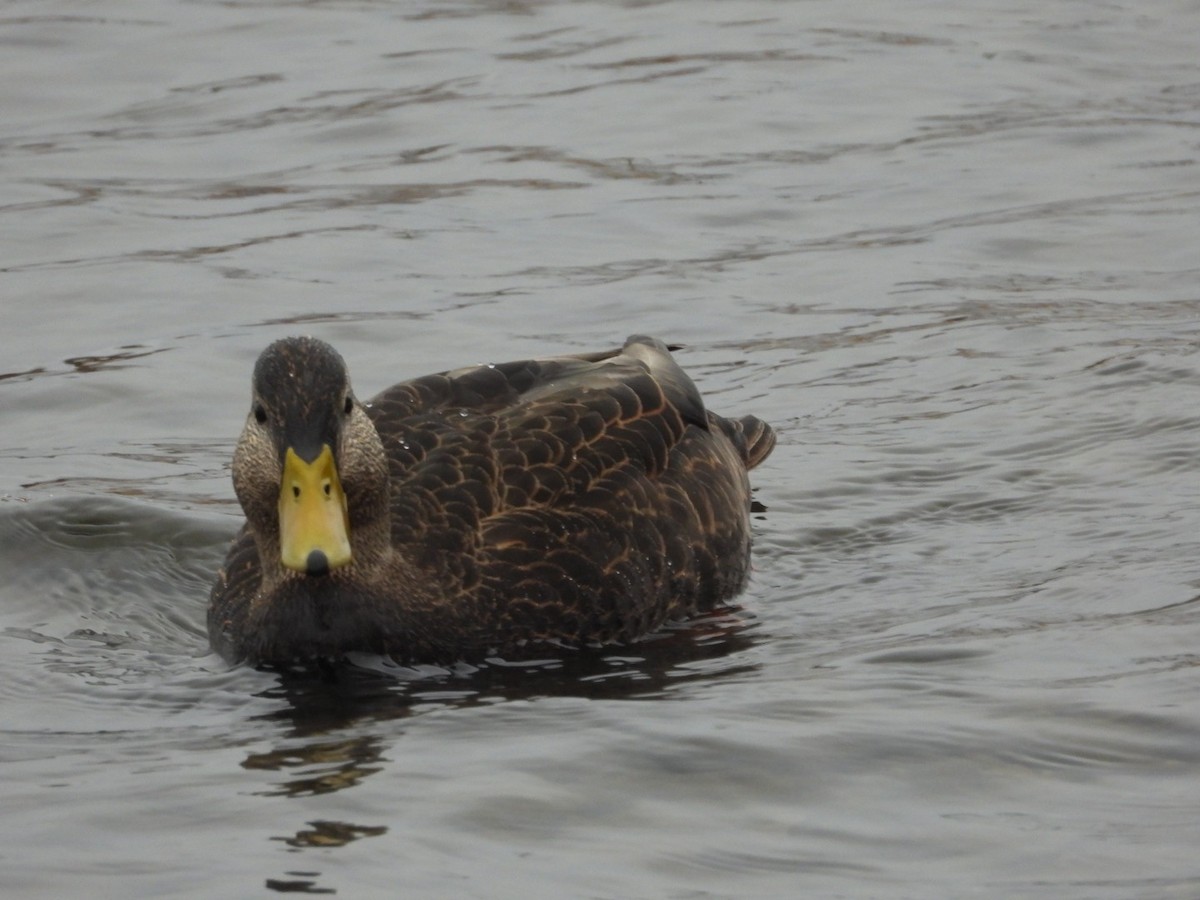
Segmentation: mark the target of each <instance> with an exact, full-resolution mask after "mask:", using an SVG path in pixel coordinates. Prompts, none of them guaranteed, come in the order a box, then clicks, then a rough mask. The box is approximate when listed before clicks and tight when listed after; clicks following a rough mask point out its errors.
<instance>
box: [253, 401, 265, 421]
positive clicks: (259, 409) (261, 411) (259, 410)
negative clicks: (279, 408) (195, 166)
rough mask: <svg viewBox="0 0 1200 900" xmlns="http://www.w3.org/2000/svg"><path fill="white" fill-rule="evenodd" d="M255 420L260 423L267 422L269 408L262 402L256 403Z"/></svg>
mask: <svg viewBox="0 0 1200 900" xmlns="http://www.w3.org/2000/svg"><path fill="white" fill-rule="evenodd" d="M254 421H255V422H257V423H258V424H259V425H266V424H267V409H266V407H265V406H263V405H262V404H261V403H255V404H254Z"/></svg>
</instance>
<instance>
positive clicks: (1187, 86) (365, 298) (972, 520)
mask: <svg viewBox="0 0 1200 900" xmlns="http://www.w3.org/2000/svg"><path fill="white" fill-rule="evenodd" d="M1198 30H1200V7H1198V6H1197V5H1196V4H1195V3H1191V2H1166V0H1162V2H1150V3H1139V4H1134V3H1130V2H1114V3H1105V4H1097V3H1093V2H1090V0H1088V2H1083V0H1077V2H1063V3H1057V4H1051V5H1046V4H1023V3H1019V2H998V0H997V2H990V3H976V4H965V5H964V4H948V3H933V2H930V3H912V4H904V5H903V8H900V7H899V6H896V7H895V8H892V7H891V6H886V5H883V4H855V5H846V4H837V3H831V2H819V0H818V2H807V3H785V2H768V0H744V2H743V0H729V2H723V3H719V4H717V3H684V2H661V3H616V2H594V3H570V2H563V0H541V2H508V3H494V2H467V0H462V2H441V0H439V2H431V0H424V2H414V3H407V4H393V3H383V2H371V0H357V2H352V0H345V2H332V0H331V2H324V3H294V2H257V3H256V2H224V3H218V2H199V0H197V2H184V0H174V2H166V3H164V2H155V3H150V2H135V0H127V2H124V3H121V4H116V3H90V4H82V5H81V4H71V3H65V2H45V0H42V2H38V3H33V2H14V3H9V4H6V6H5V7H4V10H3V12H2V13H0V42H2V43H3V48H4V49H3V55H2V56H0V71H2V72H3V75H4V78H3V80H2V81H0V85H2V86H0V108H2V109H3V110H4V123H5V124H4V128H3V130H2V133H0V234H2V235H3V238H2V242H0V248H2V254H0V298H2V299H0V310H2V311H3V317H4V318H3V324H4V328H3V332H2V334H3V336H2V337H0V422H2V423H3V435H4V436H3V439H2V440H0V461H2V462H0V571H2V572H3V573H4V577H3V583H2V584H0V793H2V800H0V809H2V810H3V812H2V813H0V887H3V891H4V895H5V897H14V898H16V897H21V898H23V897H55V898H59V897H84V896H87V897H96V896H120V897H168V896H180V897H200V896H205V897H208V896H219V895H225V896H239V897H244V896H274V895H276V894H278V893H282V892H308V893H324V894H330V893H335V894H337V895H340V896H350V897H371V896H380V897H393V896H397V895H401V894H402V895H404V896H418V897H444V896H458V897H478V898H484V897H487V898H493V897H500V898H505V897H514V898H517V897H520V898H530V897H588V898H600V897H604V898H651V897H653V898H660V897H662V898H701V897H706V898H734V897H736V898H757V897H762V898H774V897H784V896H819V897H872V898H875V897H887V898H893V897H895V898H910V897H911V898H916V897H922V898H923V897H930V896H935V897H936V896H947V897H949V896H953V897H961V896H982V897H1054V898H1072V897H1078V898H1096V897H1112V898H1128V897H1170V898H1175V897H1178V898H1184V897H1188V898H1190V897H1194V896H1197V895H1198V894H1200V863H1197V861H1196V851H1195V848H1196V847H1197V846H1200V824H1198V819H1197V816H1196V809H1197V806H1198V803H1200V701H1198V700H1197V696H1198V693H1197V690H1196V685H1197V677H1196V673H1197V671H1198V669H1197V665H1198V663H1200V656H1198V655H1197V652H1196V647H1197V645H1198V643H1200V642H1198V638H1200V602H1198V601H1200V552H1198V550H1200V545H1198V542H1197V539H1196V537H1195V535H1197V534H1200V479H1197V469H1198V468H1200V462H1198V461H1200V411H1198V407H1197V403H1196V398H1197V396H1198V394H1197V387H1198V386H1200V288H1198V287H1197V284H1198V283H1200V279H1198V277H1197V276H1198V275H1200V264H1198V263H1197V255H1196V235H1197V234H1198V233H1200V232H1198V228H1200V213H1198V212H1197V209H1198V206H1200V202H1198V201H1200V175H1198V172H1200V169H1198V168H1197V162H1198V153H1197V149H1198V147H1200V144H1198V135H1200V62H1198V61H1197V58H1196V53H1195V35H1196V34H1197V33H1198ZM635 331H636V332H648V333H654V334H658V335H660V336H661V337H663V338H665V339H667V340H670V341H673V342H679V343H683V344H686V345H687V349H686V350H685V351H683V352H681V354H680V358H681V360H682V361H683V362H684V364H685V365H686V366H687V368H688V369H689V370H690V371H691V372H693V374H694V375H695V376H696V378H697V380H698V382H699V383H700V385H701V388H702V390H703V391H704V392H705V395H706V397H707V398H708V399H709V401H710V402H711V405H712V406H713V408H714V409H717V410H718V411H721V412H726V413H743V412H754V413H756V414H758V415H761V416H763V417H764V418H766V419H767V420H768V421H771V422H772V423H773V424H775V425H776V427H777V428H778V430H779V433H780V445H779V446H778V448H777V449H776V451H775V454H774V455H773V456H772V457H771V459H770V460H769V461H768V462H767V463H766V464H765V465H764V466H763V467H762V468H761V469H760V470H758V471H756V473H755V478H754V482H755V485H756V488H757V494H756V496H757V498H758V500H759V501H760V502H761V503H762V504H763V505H765V507H766V509H767V511H766V512H765V513H762V514H759V515H756V517H755V529H756V558H755V559H756V562H755V567H756V568H755V579H754V583H753V585H752V586H751V588H750V589H749V590H748V591H747V593H746V594H745V595H744V596H743V597H742V598H740V600H739V603H738V606H736V607H734V608H731V609H727V610H720V611H718V612H717V613H716V614H714V615H713V616H712V617H710V618H708V619H706V620H703V621H701V622H697V623H691V624H690V625H689V626H687V627H683V628H679V629H676V630H674V631H672V632H670V633H668V634H665V635H661V636H658V638H657V639H656V640H654V641H650V642H647V643H645V644H640V645H637V646H633V647H624V648H616V649H613V650H610V651H606V652H603V653H598V654H589V655H579V656H571V655H568V656H564V657H562V658H558V659H553V658H551V659H547V660H545V661H543V662H541V663H540V664H533V665H527V666H520V667H506V666H502V665H499V664H492V665H490V666H486V667H481V668H476V669H471V668H468V667H458V668H456V669H450V670H446V669H435V668H420V669H395V668H389V667H387V666H385V665H383V664H381V663H380V662H379V661H377V660H360V662H362V663H363V664H364V667H363V668H362V670H361V671H359V672H358V673H357V674H355V675H353V676H352V677H351V676H347V677H346V678H344V679H343V680H342V681H340V682H338V683H335V684H321V683H316V682H313V681H311V680H305V679H302V678H281V677H280V676H277V675H271V674H267V673H261V672H256V671H254V670H250V669H245V668H234V669H230V668H228V667H226V666H225V665H224V664H223V663H221V662H220V661H219V660H218V659H217V658H216V657H215V656H213V655H212V654H211V653H210V652H209V651H208V648H207V643H206V639H205V635H204V631H203V621H204V607H205V602H206V595H207V587H208V584H209V581H210V579H211V577H212V573H213V571H214V570H215V568H216V566H217V565H218V563H219V560H220V559H221V556H222V554H223V552H224V547H225V544H226V542H227V541H228V539H229V537H230V536H231V535H232V533H233V531H234V530H235V529H236V527H237V524H238V519H239V513H238V509H237V507H236V504H235V503H234V501H233V496H232V489H231V487H230V485H229V480H228V461H229V457H230V454H231V451H232V445H233V441H234V440H235V438H236V433H237V431H238V430H239V428H240V425H241V420H242V418H243V416H244V415H245V411H246V408H247V403H248V397H249V394H248V386H249V371H250V367H251V365H252V363H253V360H254V358H255V357H256V355H257V353H258V352H259V350H261V348H262V347H263V346H265V345H266V344H267V343H268V342H269V341H270V340H272V339H273V338H275V337H279V336H281V335H284V334H290V333H303V332H308V333H313V334H316V335H318V336H320V337H323V338H325V339H327V340H330V341H332V342H333V343H334V344H335V345H336V346H337V347H338V348H339V349H340V350H341V351H342V353H343V355H344V356H345V357H346V358H347V360H348V361H349V363H350V365H351V370H352V374H353V376H354V378H355V383H356V386H357V389H358V391H359V393H360V394H364V395H369V394H370V393H373V392H374V391H375V390H378V389H379V388H382V387H384V386H386V385H388V384H391V383H393V382H394V381H397V380H399V379H401V378H403V377H408V376H412V375H417V374H423V373H425V372H429V371H435V370H439V369H443V368H447V367H451V366H456V365H462V364H466V363H471V362H476V361H483V360H494V359H508V358H517V357H520V356H523V355H527V354H546V353H554V352H561V351H569V350H572V349H596V348H599V347H604V346H609V345H612V344H613V343H615V342H618V341H620V340H621V339H622V338H623V337H624V336H625V335H626V334H627V333H630V332H635Z"/></svg>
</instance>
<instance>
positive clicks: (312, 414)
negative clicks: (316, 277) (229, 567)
mask: <svg viewBox="0 0 1200 900" xmlns="http://www.w3.org/2000/svg"><path fill="white" fill-rule="evenodd" d="M233 483H234V488H235V490H236V492H237V496H238V500H239V502H240V503H241V504H242V509H243V510H245V513H246V520H247V522H248V523H249V525H250V528H251V530H252V531H253V532H254V535H255V538H256V540H257V542H258V547H259V554H260V556H261V557H262V563H263V573H264V576H267V577H270V576H271V575H272V574H275V575H276V576H277V577H286V576H288V575H289V574H290V573H298V574H299V575H304V576H313V577H317V576H324V575H328V574H330V573H331V572H335V571H337V570H339V569H343V568H346V567H348V566H350V565H351V564H352V563H354V562H356V561H357V560H356V556H357V555H360V554H361V552H362V551H363V550H365V549H367V548H366V547H365V545H363V542H362V541H360V540H358V535H357V534H356V532H358V531H360V530H369V526H370V524H371V523H372V521H374V520H376V519H378V518H379V517H380V516H381V515H382V516H385V517H386V514H387V461H386V458H385V456H384V452H383V445H382V444H381V442H380V440H379V435H378V433H377V432H376V430H375V426H374V425H373V424H372V423H371V420H370V419H369V418H368V417H367V414H366V412H365V411H364V410H363V408H362V406H361V405H360V404H359V403H358V401H357V400H356V399H355V398H354V392H353V391H352V389H351V387H350V376H349V373H348V372H347V370H346V364H345V362H344V361H343V360H342V357H341V356H340V355H339V354H338V352H337V351H336V350H334V349H333V348H332V347H330V346H329V345H328V344H326V343H324V342H322V341H318V340H315V339H313V338H284V339H283V340H279V341H276V342H275V343H273V344H271V345H270V346H269V347H267V349H266V350H264V351H263V353H262V355H261V356H260V357H259V358H258V363H257V364H256V365H255V367H254V380H253V392H252V399H251V405H250V414H249V416H248V417H247V419H246V425H245V428H244V429H243V430H242V436H241V439H240V440H239V441H238V446H237V450H236V451H235V453H234V457H233Z"/></svg>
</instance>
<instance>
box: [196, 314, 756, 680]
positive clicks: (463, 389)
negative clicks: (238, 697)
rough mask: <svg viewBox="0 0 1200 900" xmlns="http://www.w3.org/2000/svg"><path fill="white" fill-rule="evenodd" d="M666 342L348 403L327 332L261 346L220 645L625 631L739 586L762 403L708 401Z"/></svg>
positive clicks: (554, 638) (556, 641)
mask: <svg viewBox="0 0 1200 900" xmlns="http://www.w3.org/2000/svg"><path fill="white" fill-rule="evenodd" d="M673 349H675V350H677V349H678V348H669V347H668V346H667V345H666V344H664V343H663V342H662V341H660V340H658V339H655V338H651V337H646V336H642V335H635V336H632V337H630V338H629V339H628V340H626V341H625V343H624V344H623V346H622V347H621V348H620V349H609V350H603V351H600V352H596V353H587V354H578V355H567V356H556V357H549V358H542V359H528V360H519V361H514V362H507V363H498V364H485V365H475V366H471V367H467V368H460V369H455V370H452V371H447V372H442V373H440V374H435V375H426V376H423V377H419V378H415V379H413V380H409V381H405V382H402V383H400V384H396V385H394V386H392V387H390V388H387V389H386V390H384V391H382V392H381V393H379V394H377V395H375V396H374V397H372V398H371V399H369V400H366V401H362V400H359V399H358V396H357V395H356V394H355V392H354V390H353V389H352V387H351V384H350V377H349V373H348V370H347V367H346V363H345V361H344V360H343V359H342V357H341V355H340V354H339V353H338V352H337V351H336V350H335V349H334V348H333V347H332V346H330V345H329V344H328V343H325V342H324V341H321V340H318V339H316V338H312V337H287V338H283V339H281V340H277V341H275V342H274V343H272V344H271V345H270V346H268V347H267V348H266V349H265V350H264V351H263V352H262V354H261V355H260V356H259V358H258V361H257V363H256V364H255V366H254V371H253V377H252V390H251V404H250V411H249V414H248V416H247V418H246V422H245V426H244V427H243V429H242V433H241V437H240V438H239V439H238V442H237V446H236V449H235V450H234V454H233V462H232V467H231V471H232V477H233V486H234V492H235V493H236V495H237V499H238V502H239V503H240V505H241V507H242V510H243V511H244V513H245V523H244V525H243V526H242V528H241V530H240V532H239V533H238V534H237V536H236V537H235V538H234V539H233V542H232V544H231V546H230V548H229V550H228V553H227V555H226V558H225V561H224V564H223V566H222V567H221V568H220V570H219V572H218V574H217V577H216V581H215V584H214V585H213V588H212V592H211V595H210V600H209V607H208V633H209V638H210V643H211V644H212V646H213V648H214V649H215V650H216V651H217V652H218V653H219V654H220V655H221V656H222V657H223V658H225V659H226V660H228V661H229V662H230V663H238V662H244V663H248V664H252V665H257V666H265V667H271V666H293V665H296V664H303V663H306V662H329V661H338V660H344V659H346V658H347V656H353V654H356V653H361V654H377V655H380V656H383V657H388V658H390V659H392V660H395V661H397V662H399V663H401V664H417V663H435V664H438V663H453V662H456V661H469V660H471V659H481V660H482V659H488V658H492V657H500V658H513V659H517V658H522V657H524V658H530V657H529V654H531V653H537V652H543V653H544V652H545V649H546V648H566V647H587V646H598V645H599V646H602V645H608V644H622V643H631V642H636V641H638V640H639V639H643V638H645V637H646V636H647V635H649V634H651V633H652V632H654V631H655V630H658V629H661V628H662V627H663V626H664V625H665V624H666V623H668V622H670V621H675V620H684V619H686V618H688V617H692V616H695V615H697V614H699V613H702V612H703V611H705V610H709V609H711V608H712V607H713V606H715V605H718V604H720V603H722V601H726V600H729V599H730V598H732V597H734V596H735V595H736V594H738V593H739V592H740V591H741V590H742V589H743V587H744V586H745V584H746V581H747V577H748V575H749V572H750V546H751V529H750V511H751V498H750V485H749V477H748V474H747V473H748V472H749V470H750V469H753V468H754V467H755V466H756V465H758V464H759V463H761V462H762V461H763V460H764V459H766V458H767V456H768V455H769V454H770V452H771V450H772V448H773V447H774V445H775V432H774V431H773V430H772V428H771V427H770V426H769V425H768V424H767V423H766V422H764V421H762V420H761V419H759V418H757V417H755V416H752V415H745V416H741V417H738V418H724V417H722V416H719V415H716V414H715V413H712V412H710V411H709V410H707V409H706V407H705V405H704V402H703V400H702V398H701V395H700V393H699V391H698V389H697V388H696V386H695V384H694V383H693V382H692V380H691V378H689V377H688V375H687V374H686V373H685V372H684V371H683V369H682V368H681V367H680V365H679V364H678V362H677V361H676V360H675V358H674V356H673V352H672V351H673Z"/></svg>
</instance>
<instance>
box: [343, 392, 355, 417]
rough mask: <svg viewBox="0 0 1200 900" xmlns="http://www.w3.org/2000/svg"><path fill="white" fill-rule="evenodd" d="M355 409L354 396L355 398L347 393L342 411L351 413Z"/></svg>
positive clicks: (347, 413)
mask: <svg viewBox="0 0 1200 900" xmlns="http://www.w3.org/2000/svg"><path fill="white" fill-rule="evenodd" d="M353 410H354V398H353V397H351V396H350V395H349V394H347V395H346V402H345V404H343V406H342V412H344V413H345V414H346V415H350V413H351V412H352V411H353Z"/></svg>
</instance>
